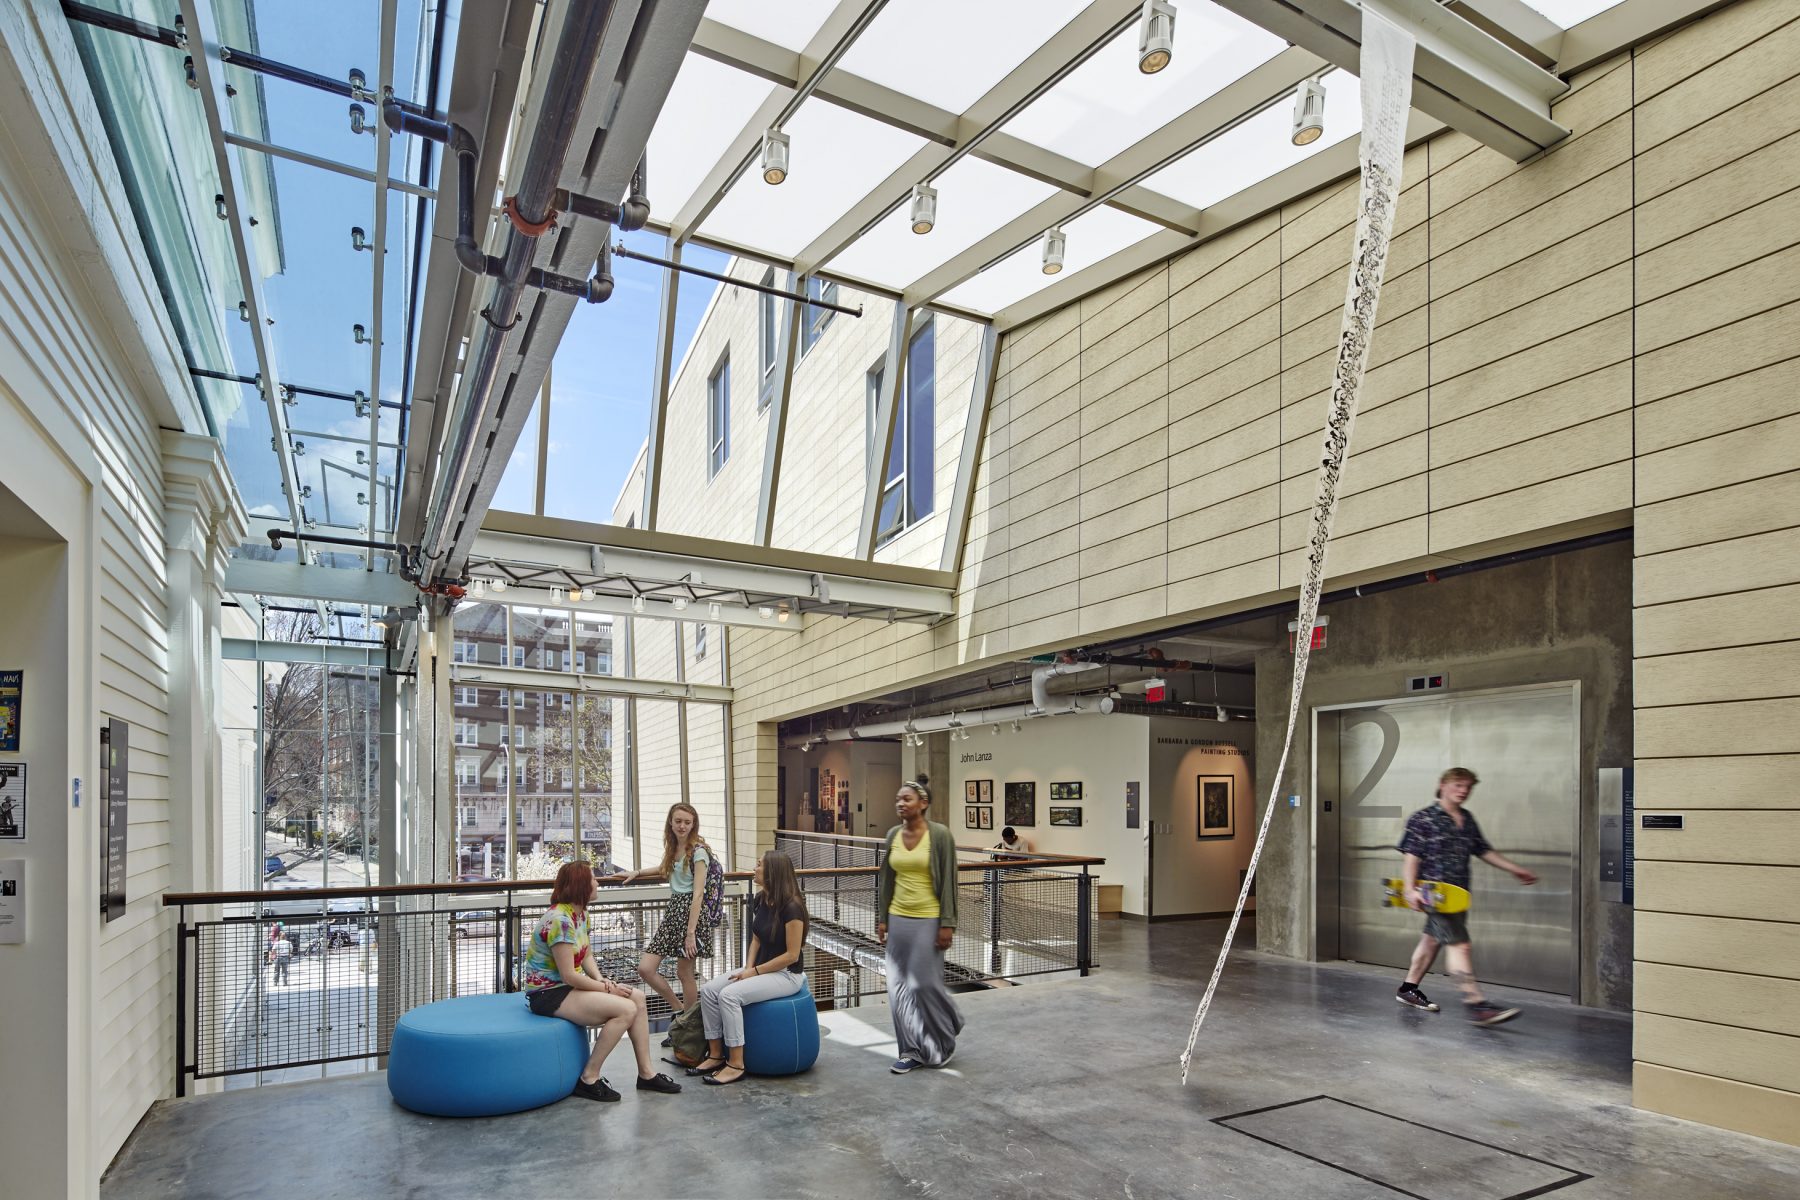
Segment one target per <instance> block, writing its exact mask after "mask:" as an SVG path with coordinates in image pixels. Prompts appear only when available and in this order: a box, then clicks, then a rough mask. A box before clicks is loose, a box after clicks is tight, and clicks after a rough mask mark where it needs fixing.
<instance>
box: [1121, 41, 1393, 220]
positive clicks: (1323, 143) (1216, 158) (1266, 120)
mask: <svg viewBox="0 0 1800 1200" xmlns="http://www.w3.org/2000/svg"><path fill="white" fill-rule="evenodd" d="M1323 82H1324V85H1325V132H1324V134H1323V135H1321V136H1320V138H1319V140H1318V141H1316V142H1314V143H1312V145H1310V146H1296V145H1294V143H1293V141H1292V136H1293V131H1294V102H1293V98H1292V97H1291V96H1290V97H1287V98H1285V99H1283V100H1280V101H1277V102H1276V103H1275V105H1274V106H1273V107H1271V108H1269V109H1268V110H1266V111H1264V112H1261V113H1258V114H1257V115H1256V116H1254V117H1251V118H1250V119H1249V120H1248V121H1245V122H1244V123H1243V124H1242V125H1239V126H1238V127H1237V128H1235V129H1232V130H1230V131H1228V132H1226V133H1222V134H1220V135H1219V136H1218V137H1216V138H1214V139H1213V140H1212V141H1210V142H1208V143H1206V145H1204V146H1202V147H1200V148H1199V149H1198V150H1196V151H1194V152H1193V153H1192V154H1190V155H1188V156H1187V157H1186V158H1183V159H1181V160H1179V161H1178V162H1175V163H1172V164H1170V165H1169V166H1167V167H1164V168H1163V169H1162V170H1160V171H1158V172H1157V173H1156V174H1154V175H1152V176H1150V177H1149V178H1147V179H1145V180H1144V186H1145V187H1147V188H1149V189H1150V190H1151V191H1153V192H1159V193H1161V194H1162V195H1165V196H1168V197H1171V198H1172V199H1175V200H1180V201H1181V202H1182V203H1184V204H1191V205H1193V206H1194V207H1195V208H1205V207H1207V206H1208V205H1210V204H1217V203H1218V202H1219V201H1221V200H1223V199H1225V197H1227V196H1233V195H1236V194H1237V193H1238V192H1241V191H1243V190H1244V189H1245V188H1247V187H1249V186H1250V185H1251V184H1253V183H1259V182H1261V181H1262V180H1264V179H1267V178H1268V177H1269V176H1271V175H1273V174H1275V172H1277V171H1280V170H1282V169H1284V168H1286V167H1291V166H1293V165H1294V164H1295V163H1297V162H1301V161H1304V160H1305V159H1308V158H1311V157H1312V156H1313V155H1315V154H1317V153H1318V152H1319V151H1321V150H1323V149H1325V148H1326V147H1327V146H1332V145H1336V144H1337V143H1338V142H1341V141H1343V140H1344V139H1345V138H1347V137H1355V136H1356V134H1357V133H1359V132H1360V131H1361V129H1362V81H1361V80H1360V79H1358V78H1357V77H1356V76H1354V75H1351V74H1348V73H1347V72H1344V71H1333V72H1332V73H1331V74H1329V75H1327V76H1326V77H1325V79H1324V81H1323Z"/></svg>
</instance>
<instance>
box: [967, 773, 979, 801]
mask: <svg viewBox="0 0 1800 1200" xmlns="http://www.w3.org/2000/svg"><path fill="white" fill-rule="evenodd" d="M963 801H964V802H965V803H967V804H980V803H981V780H979V779H971V780H969V781H968V782H967V783H965V784H963Z"/></svg>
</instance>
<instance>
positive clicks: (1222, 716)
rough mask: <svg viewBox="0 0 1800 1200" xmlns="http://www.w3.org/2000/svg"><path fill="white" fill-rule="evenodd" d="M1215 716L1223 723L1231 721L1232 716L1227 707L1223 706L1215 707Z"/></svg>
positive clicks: (1216, 705) (1217, 705)
mask: <svg viewBox="0 0 1800 1200" xmlns="http://www.w3.org/2000/svg"><path fill="white" fill-rule="evenodd" d="M1213 715H1214V716H1215V717H1217V718H1218V719H1219V720H1221V721H1229V720H1231V715H1230V714H1229V713H1227V712H1226V711H1225V706H1224V705H1223V704H1215V705H1213Z"/></svg>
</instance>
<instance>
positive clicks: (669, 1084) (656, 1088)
mask: <svg viewBox="0 0 1800 1200" xmlns="http://www.w3.org/2000/svg"><path fill="white" fill-rule="evenodd" d="M637 1090H638V1091H640V1092H662V1093H663V1094H664V1095H668V1096H673V1095H676V1094H678V1093H679V1092H680V1091H681V1085H680V1084H679V1083H676V1082H675V1081H674V1080H673V1079H670V1078H669V1077H668V1076H667V1075H660V1074H658V1075H652V1076H651V1077H650V1078H648V1079H640V1080H638V1086H637Z"/></svg>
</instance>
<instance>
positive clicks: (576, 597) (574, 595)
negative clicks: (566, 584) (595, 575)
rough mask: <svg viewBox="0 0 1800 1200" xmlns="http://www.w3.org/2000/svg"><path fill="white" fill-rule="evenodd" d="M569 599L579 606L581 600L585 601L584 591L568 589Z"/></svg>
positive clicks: (576, 588) (573, 588) (582, 589)
mask: <svg viewBox="0 0 1800 1200" xmlns="http://www.w3.org/2000/svg"><path fill="white" fill-rule="evenodd" d="M569 599H570V600H572V601H574V602H575V603H576V604H580V603H581V602H582V601H583V600H586V599H587V591H586V589H584V588H578V587H572V588H570V589H569Z"/></svg>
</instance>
